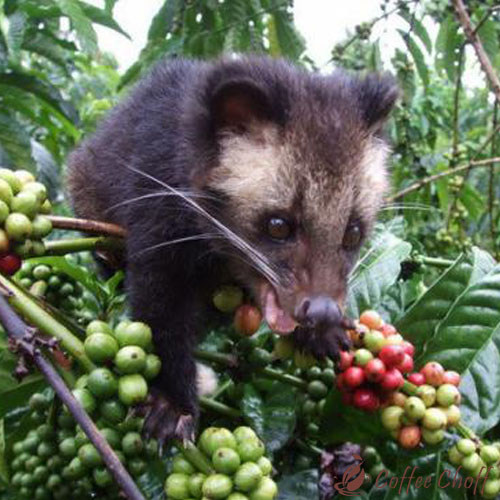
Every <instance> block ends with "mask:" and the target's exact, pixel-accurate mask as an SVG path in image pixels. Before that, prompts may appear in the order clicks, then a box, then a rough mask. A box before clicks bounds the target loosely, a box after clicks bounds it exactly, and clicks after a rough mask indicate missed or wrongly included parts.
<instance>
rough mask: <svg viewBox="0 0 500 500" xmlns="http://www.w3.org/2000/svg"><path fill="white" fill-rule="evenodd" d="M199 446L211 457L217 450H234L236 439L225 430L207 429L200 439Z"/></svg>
mask: <svg viewBox="0 0 500 500" xmlns="http://www.w3.org/2000/svg"><path fill="white" fill-rule="evenodd" d="M200 446H201V448H202V451H204V452H205V453H206V454H207V455H208V456H209V457H211V456H212V455H213V454H214V453H215V451H216V450H218V449H219V448H231V449H233V450H234V449H236V439H235V437H234V436H233V434H232V433H231V432H230V431H228V430H227V429H224V428H213V427H209V428H208V429H206V430H205V431H204V432H203V434H202V436H201V437H200Z"/></svg>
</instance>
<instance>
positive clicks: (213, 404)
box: [200, 397, 241, 418]
mask: <svg viewBox="0 0 500 500" xmlns="http://www.w3.org/2000/svg"><path fill="white" fill-rule="evenodd" d="M200 406H201V407H202V408H205V410H212V411H214V412H215V413H219V414H220V415H224V416H225V417H229V418H241V412H240V411H239V410H236V409H235V408H231V407H230V406H227V405H225V404H224V403H219V401H215V399H211V398H207V397H201V398H200Z"/></svg>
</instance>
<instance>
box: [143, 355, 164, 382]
mask: <svg viewBox="0 0 500 500" xmlns="http://www.w3.org/2000/svg"><path fill="white" fill-rule="evenodd" d="M160 371H161V359H160V357H159V356H157V355H156V354H148V355H147V356H146V365H145V367H144V371H143V375H144V378H145V379H146V380H153V379H154V378H156V377H157V376H158V375H159V374H160Z"/></svg>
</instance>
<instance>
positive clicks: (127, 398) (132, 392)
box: [118, 374, 148, 406]
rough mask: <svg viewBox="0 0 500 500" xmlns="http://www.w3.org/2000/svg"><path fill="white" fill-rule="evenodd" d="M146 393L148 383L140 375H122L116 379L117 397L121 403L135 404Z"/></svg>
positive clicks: (145, 395)
mask: <svg viewBox="0 0 500 500" xmlns="http://www.w3.org/2000/svg"><path fill="white" fill-rule="evenodd" d="M147 395H148V384H147V382H146V380H145V379H144V377H143V376H142V375H139V374H134V375H124V376H123V377H120V379H119V380H118V397H119V398H120V401H121V402H122V403H123V404H125V405H127V406H132V405H135V404H137V403H140V402H142V401H144V400H145V399H146V397H147Z"/></svg>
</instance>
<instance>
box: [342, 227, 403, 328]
mask: <svg viewBox="0 0 500 500" xmlns="http://www.w3.org/2000/svg"><path fill="white" fill-rule="evenodd" d="M410 251H411V245H410V244H409V243H407V242H405V241H403V240H401V239H400V238H398V237H397V236H395V235H394V234H392V233H391V232H389V231H383V232H382V233H380V234H378V235H377V236H376V237H375V238H374V240H373V242H372V244H371V246H370V248H369V249H368V250H367V251H366V253H365V254H364V255H363V257H362V258H361V259H360V260H359V262H358V263H357V265H356V268H355V269H354V271H353V274H352V276H351V278H350V279H349V293H348V296H347V311H348V315H349V316H350V317H352V318H357V317H359V315H360V313H361V312H362V311H363V310H364V309H368V308H376V307H377V306H378V305H379V304H380V303H381V300H382V297H383V296H384V294H385V292H386V291H387V290H388V288H389V287H390V286H391V285H392V284H393V283H394V282H395V281H396V279H397V278H398V276H399V273H400V271H401V262H402V261H403V260H404V259H406V258H407V257H408V255H409V254H410Z"/></svg>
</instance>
